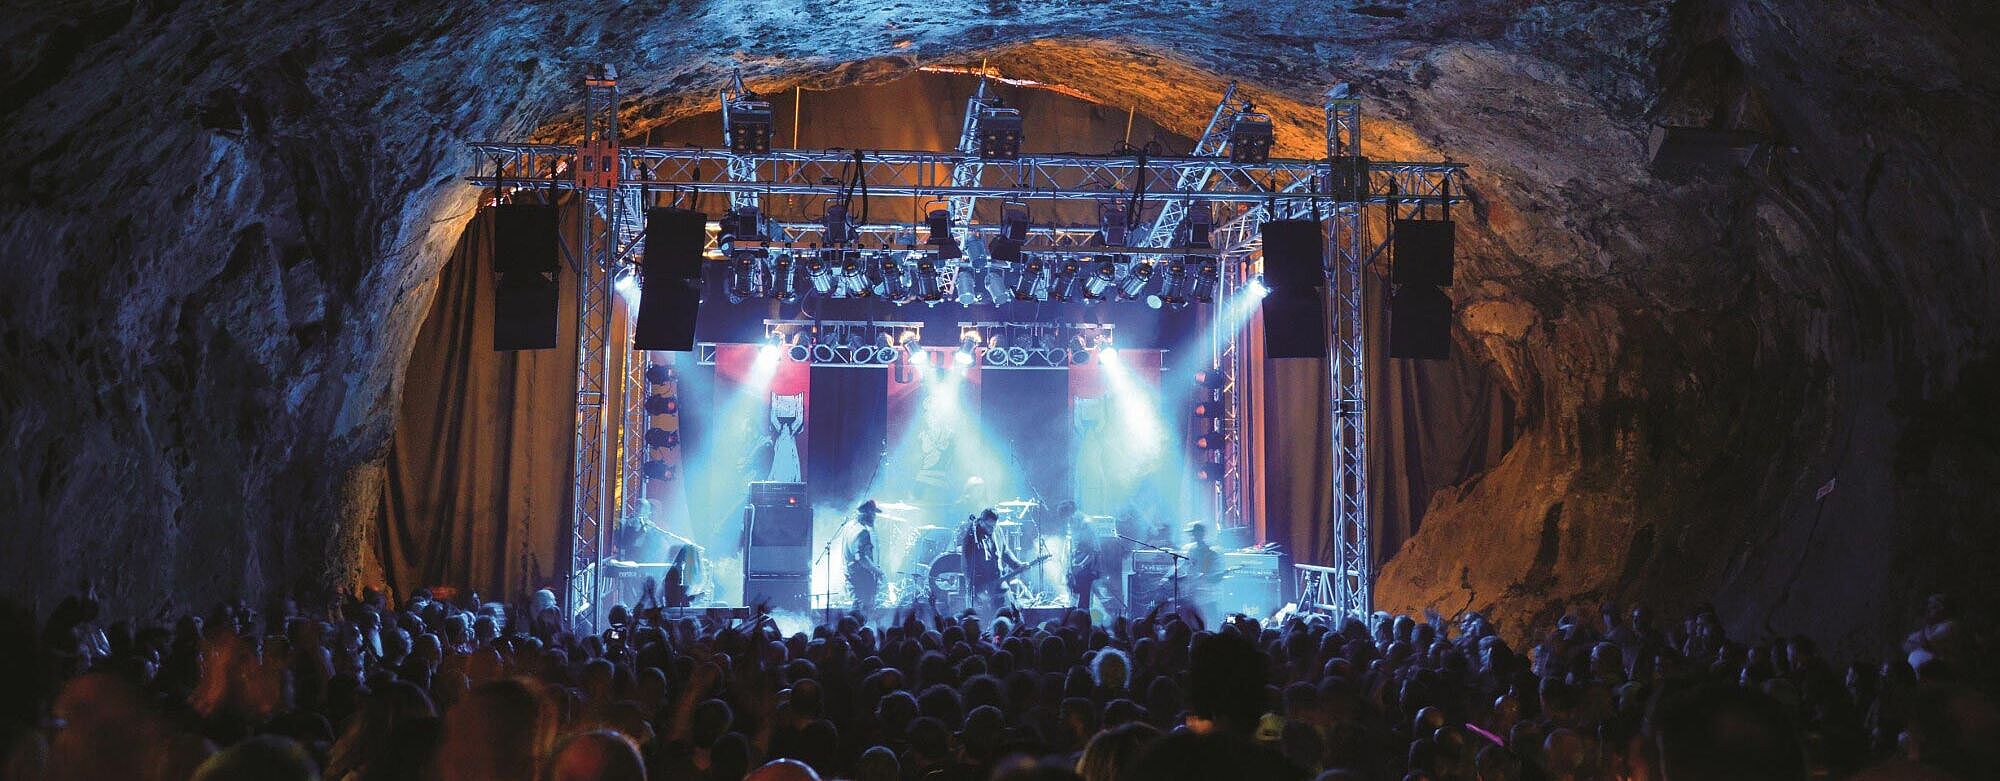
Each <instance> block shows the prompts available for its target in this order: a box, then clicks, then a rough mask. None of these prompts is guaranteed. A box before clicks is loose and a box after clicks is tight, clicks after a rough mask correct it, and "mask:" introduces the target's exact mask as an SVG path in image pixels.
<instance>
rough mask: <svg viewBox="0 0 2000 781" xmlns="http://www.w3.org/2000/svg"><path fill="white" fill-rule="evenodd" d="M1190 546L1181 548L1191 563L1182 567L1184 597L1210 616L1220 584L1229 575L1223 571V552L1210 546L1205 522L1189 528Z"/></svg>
mask: <svg viewBox="0 0 2000 781" xmlns="http://www.w3.org/2000/svg"><path fill="white" fill-rule="evenodd" d="M1187 536H1188V544H1186V545H1183V546H1181V555H1183V556H1186V557H1187V561H1186V562H1185V563H1183V564H1182V565H1181V566H1182V567H1183V568H1184V569H1183V570H1182V571H1181V577H1182V578H1183V579H1184V580H1183V582H1182V584H1181V593H1182V594H1184V595H1186V596H1187V597H1188V601H1189V602H1192V603H1193V604H1194V605H1195V606H1196V608H1198V609H1199V610H1201V611H1202V612H1203V613H1206V612H1208V611H1209V609H1210V607H1211V606H1210V604H1209V603H1210V602H1213V601H1214V598H1215V586H1216V581H1217V580H1220V579H1221V576H1222V575H1226V574H1228V573H1225V572H1223V571H1222V552H1221V551H1218V550H1216V549H1215V547H1214V546H1212V545H1209V544H1208V525H1207V524H1204V523H1202V522H1201V521H1191V522H1189V523H1188V525H1187Z"/></svg>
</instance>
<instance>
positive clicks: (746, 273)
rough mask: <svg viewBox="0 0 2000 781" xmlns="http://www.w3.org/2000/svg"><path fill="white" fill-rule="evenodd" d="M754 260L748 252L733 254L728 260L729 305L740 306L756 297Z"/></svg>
mask: <svg viewBox="0 0 2000 781" xmlns="http://www.w3.org/2000/svg"><path fill="white" fill-rule="evenodd" d="M756 285H757V267H756V259H755V258H754V257H752V256H751V253H749V252H737V253H733V254H732V255H731V256H730V258H729V303H732V304H741V303H743V302H744V301H747V300H750V299H752V298H755V297H757V290H756Z"/></svg>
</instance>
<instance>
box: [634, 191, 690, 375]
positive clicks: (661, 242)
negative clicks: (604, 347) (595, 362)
mask: <svg viewBox="0 0 2000 781" xmlns="http://www.w3.org/2000/svg"><path fill="white" fill-rule="evenodd" d="M707 226H708V216H707V215H705V214H702V213H701V212H696V211H688V210H686V209H647V210H646V255H645V262H644V263H643V264H641V265H640V267H639V315H638V317H637V318H636V320H635V321H634V323H633V326H632V349H634V350H673V351H680V352H685V351H688V350H692V349H694V331H695V315H696V314H697V313H698V312H699V310H700V308H701V263H702V249H703V245H704V244H706V243H707V238H708V237H707V232H708V227H707Z"/></svg>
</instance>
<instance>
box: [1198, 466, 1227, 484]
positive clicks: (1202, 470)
mask: <svg viewBox="0 0 2000 781" xmlns="http://www.w3.org/2000/svg"><path fill="white" fill-rule="evenodd" d="M1194 476H1195V479H1198V480H1202V481H1206V482H1208V483H1210V484H1211V487H1213V485H1212V484H1215V483H1220V482H1222V464H1221V463H1220V462H1217V461H1203V462H1202V463H1200V464H1198V465H1196V466H1195V468H1194Z"/></svg>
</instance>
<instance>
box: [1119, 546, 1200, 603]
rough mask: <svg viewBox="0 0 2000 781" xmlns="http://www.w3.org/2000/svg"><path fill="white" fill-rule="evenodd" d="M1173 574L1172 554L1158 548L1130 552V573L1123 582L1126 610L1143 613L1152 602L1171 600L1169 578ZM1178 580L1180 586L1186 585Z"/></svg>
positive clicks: (1171, 584) (1171, 593)
mask: <svg viewBox="0 0 2000 781" xmlns="http://www.w3.org/2000/svg"><path fill="white" fill-rule="evenodd" d="M1173 573H1174V557H1172V556H1169V555H1167V554H1165V553H1161V552H1159V551H1151V550H1142V551H1133V552H1132V574H1131V575H1130V576H1129V577H1128V579H1127V580H1126V581H1125V594H1126V597H1125V604H1126V609H1127V610H1129V611H1131V612H1133V613H1144V612H1145V611H1146V609H1147V608H1149V607H1152V605H1153V603H1154V602H1166V601H1169V600H1171V599H1173V596H1174V587H1173V583H1172V581H1170V580H1169V578H1171V577H1172V576H1173ZM1187 585H1188V584H1187V582H1186V581H1185V580H1183V581H1182V582H1181V588H1182V589H1186V588H1187Z"/></svg>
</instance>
